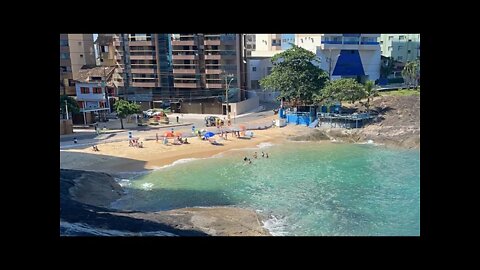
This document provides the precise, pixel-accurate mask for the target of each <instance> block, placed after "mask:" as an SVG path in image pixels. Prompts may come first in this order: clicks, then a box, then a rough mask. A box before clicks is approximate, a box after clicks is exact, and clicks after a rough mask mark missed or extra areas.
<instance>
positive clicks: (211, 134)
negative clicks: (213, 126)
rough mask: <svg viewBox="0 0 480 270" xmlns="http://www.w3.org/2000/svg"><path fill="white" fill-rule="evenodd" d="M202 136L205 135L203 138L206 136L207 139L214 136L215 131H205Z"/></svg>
mask: <svg viewBox="0 0 480 270" xmlns="http://www.w3.org/2000/svg"><path fill="white" fill-rule="evenodd" d="M204 136H205V138H207V139H208V138H210V137H213V136H215V133H213V132H207V133H205V135H204Z"/></svg>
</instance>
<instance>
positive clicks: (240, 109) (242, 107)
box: [229, 96, 260, 115]
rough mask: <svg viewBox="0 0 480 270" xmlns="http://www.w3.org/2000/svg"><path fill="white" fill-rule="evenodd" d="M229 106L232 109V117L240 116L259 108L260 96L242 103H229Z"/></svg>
mask: <svg viewBox="0 0 480 270" xmlns="http://www.w3.org/2000/svg"><path fill="white" fill-rule="evenodd" d="M229 105H230V108H231V109H232V112H231V115H239V114H243V113H246V112H249V111H251V110H253V109H255V108H258V107H259V106H260V103H259V98H258V96H254V97H251V98H249V99H247V100H244V101H241V102H237V103H229Z"/></svg>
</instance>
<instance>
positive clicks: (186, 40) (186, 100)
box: [171, 34, 246, 114]
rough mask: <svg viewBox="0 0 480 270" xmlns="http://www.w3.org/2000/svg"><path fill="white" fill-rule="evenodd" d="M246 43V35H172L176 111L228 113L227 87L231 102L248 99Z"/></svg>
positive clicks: (173, 106)
mask: <svg viewBox="0 0 480 270" xmlns="http://www.w3.org/2000/svg"><path fill="white" fill-rule="evenodd" d="M244 42H245V41H244V35H242V34H172V40H171V44H172V63H173V80H174V81H173V86H174V89H175V94H174V95H173V97H172V103H174V104H172V109H173V110H176V111H180V112H185V113H187V112H194V113H212V114H214V113H217V114H221V113H223V114H225V113H226V104H225V102H226V97H225V95H226V90H227V88H228V101H229V102H230V103H235V102H240V101H242V100H245V98H246V95H245V91H242V90H245V89H246V84H245V81H246V79H245V77H246V73H245V65H246V61H245V54H246V51H245V50H244ZM229 111H230V112H232V110H229Z"/></svg>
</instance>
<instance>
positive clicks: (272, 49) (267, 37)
mask: <svg viewBox="0 0 480 270" xmlns="http://www.w3.org/2000/svg"><path fill="white" fill-rule="evenodd" d="M279 52H282V34H256V35H255V50H254V51H252V53H251V56H252V57H272V56H274V55H275V54H277V53H279Z"/></svg>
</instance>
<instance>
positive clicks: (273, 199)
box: [112, 142, 420, 236]
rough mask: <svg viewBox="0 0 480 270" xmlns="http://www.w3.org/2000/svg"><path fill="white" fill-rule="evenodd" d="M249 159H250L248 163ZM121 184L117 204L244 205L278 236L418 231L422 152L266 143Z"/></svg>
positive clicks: (409, 233) (155, 208)
mask: <svg viewBox="0 0 480 270" xmlns="http://www.w3.org/2000/svg"><path fill="white" fill-rule="evenodd" d="M254 151H257V152H258V155H259V157H258V158H257V159H254V158H253V157H252V155H253V152H254ZM262 151H264V152H267V153H268V154H269V158H268V159H267V158H262V157H261V152H262ZM245 156H247V157H250V158H251V160H252V164H248V163H246V162H244V161H243V158H244V157H245ZM122 186H124V188H125V189H126V191H127V195H126V196H125V197H123V198H121V199H120V200H118V201H117V202H115V203H113V204H112V207H114V208H118V209H129V210H141V211H160V210H170V209H175V208H182V207H194V206H197V207H198V206H199V207H210V206H232V207H242V208H247V209H253V210H255V211H257V212H258V213H259V214H260V215H261V217H262V219H263V221H264V226H265V227H266V228H267V229H269V231H270V232H271V233H272V234H273V235H287V236H290V235H291V236H418V235H420V152H419V151H418V150H392V149H386V148H383V147H379V146H375V145H372V144H337V143H329V142H291V143H287V144H283V145H269V144H262V145H259V148H257V149H252V148H250V149H245V150H235V151H228V152H225V153H222V154H220V155H216V156H214V157H212V158H205V159H188V160H183V161H177V162H176V164H174V165H172V166H165V167H163V168H161V169H159V170H156V171H154V172H152V173H149V174H146V175H143V176H140V177H138V178H135V179H131V180H125V179H123V180H122Z"/></svg>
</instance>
